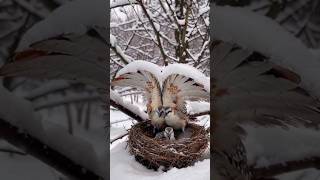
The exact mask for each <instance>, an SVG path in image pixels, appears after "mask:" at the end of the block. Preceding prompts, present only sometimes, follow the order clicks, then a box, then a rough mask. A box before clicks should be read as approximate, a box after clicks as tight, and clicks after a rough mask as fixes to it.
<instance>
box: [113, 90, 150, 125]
mask: <svg viewBox="0 0 320 180" xmlns="http://www.w3.org/2000/svg"><path fill="white" fill-rule="evenodd" d="M110 105H111V106H113V107H115V108H117V109H118V110H120V111H121V112H123V113H124V114H126V115H128V116H129V117H131V118H133V119H135V120H137V121H145V120H147V119H148V115H147V114H146V113H145V112H144V111H142V110H140V109H139V108H138V107H137V106H134V105H132V104H129V103H125V102H124V101H123V99H122V98H121V96H120V95H119V94H118V93H117V92H115V91H113V90H111V89H110Z"/></svg>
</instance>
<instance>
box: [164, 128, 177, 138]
mask: <svg viewBox="0 0 320 180" xmlns="http://www.w3.org/2000/svg"><path fill="white" fill-rule="evenodd" d="M164 137H165V138H166V139H167V140H170V141H174V140H176V138H175V137H174V131H173V128H172V127H166V128H165V129H164Z"/></svg>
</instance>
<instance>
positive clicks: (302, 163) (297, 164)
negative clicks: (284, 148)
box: [251, 157, 320, 178]
mask: <svg viewBox="0 0 320 180" xmlns="http://www.w3.org/2000/svg"><path fill="white" fill-rule="evenodd" d="M307 168H317V169H320V157H310V158H305V159H303V160H295V161H288V162H285V163H279V164H273V165H270V166H268V167H261V168H251V169H252V172H253V176H254V177H256V178H261V177H273V176H277V175H280V174H283V173H288V172H292V171H297V170H302V169H307Z"/></svg>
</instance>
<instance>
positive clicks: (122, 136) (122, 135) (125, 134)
mask: <svg viewBox="0 0 320 180" xmlns="http://www.w3.org/2000/svg"><path fill="white" fill-rule="evenodd" d="M128 134H129V133H128V132H126V133H124V134H121V135H120V136H118V137H116V138H114V139H112V140H111V141H110V144H112V143H114V142H115V141H117V140H119V139H122V138H124V137H125V136H127V135H128Z"/></svg>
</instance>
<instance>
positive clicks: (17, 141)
mask: <svg viewBox="0 0 320 180" xmlns="http://www.w3.org/2000/svg"><path fill="white" fill-rule="evenodd" d="M0 138H3V139H4V140H6V141H7V142H9V143H10V144H12V145H14V146H16V147H18V148H19V149H22V150H23V151H24V152H26V153H27V154H29V155H31V156H34V157H35V158H37V159H39V160H40V161H42V162H44V163H46V164H48V165H49V166H51V167H53V168H54V169H56V170H57V171H59V172H61V173H63V174H64V175H66V176H68V177H70V179H77V180H88V179H90V180H102V179H103V178H102V177H100V176H99V175H97V174H95V173H94V172H92V171H90V170H88V169H86V168H84V167H83V166H81V165H79V164H77V163H76V162H74V161H72V160H70V159H69V158H68V157H66V156H65V155H63V154H61V153H60V152H58V151H56V150H54V149H53V148H51V147H49V146H48V145H47V144H44V143H43V142H41V141H40V140H38V139H37V138H35V137H33V136H31V135H28V134H27V133H24V132H22V131H20V130H19V128H17V127H15V126H13V125H11V124H10V123H8V122H7V121H5V120H3V119H0ZM84 169H85V171H84Z"/></svg>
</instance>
